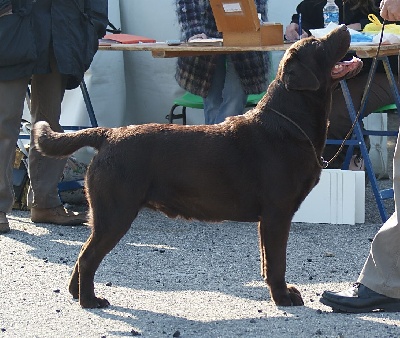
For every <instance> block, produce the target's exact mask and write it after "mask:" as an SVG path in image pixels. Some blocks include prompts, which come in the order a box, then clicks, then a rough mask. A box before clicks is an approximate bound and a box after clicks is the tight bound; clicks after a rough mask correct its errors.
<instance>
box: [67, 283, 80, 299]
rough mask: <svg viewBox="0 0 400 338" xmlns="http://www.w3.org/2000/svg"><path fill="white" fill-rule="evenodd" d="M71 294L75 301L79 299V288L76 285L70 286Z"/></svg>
mask: <svg viewBox="0 0 400 338" xmlns="http://www.w3.org/2000/svg"><path fill="white" fill-rule="evenodd" d="M68 291H69V293H70V294H71V295H72V297H73V298H74V299H78V298H79V286H78V285H76V284H70V285H69V288H68Z"/></svg>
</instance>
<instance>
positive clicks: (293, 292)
mask: <svg viewBox="0 0 400 338" xmlns="http://www.w3.org/2000/svg"><path fill="white" fill-rule="evenodd" d="M287 288H288V291H289V296H290V299H291V301H292V305H293V306H301V305H304V301H303V298H301V293H300V291H299V290H297V288H296V287H295V286H294V285H292V284H288V285H287Z"/></svg>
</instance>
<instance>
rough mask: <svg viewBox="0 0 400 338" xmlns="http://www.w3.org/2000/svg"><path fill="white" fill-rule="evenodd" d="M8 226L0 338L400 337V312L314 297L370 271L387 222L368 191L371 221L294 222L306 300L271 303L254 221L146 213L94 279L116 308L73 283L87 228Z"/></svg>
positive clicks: (22, 216)
mask: <svg viewBox="0 0 400 338" xmlns="http://www.w3.org/2000/svg"><path fill="white" fill-rule="evenodd" d="M381 183H382V184H383V185H386V186H390V185H391V183H390V180H386V181H382V182H381ZM388 208H389V211H390V212H391V211H392V210H393V202H392V201H390V202H388ZM10 223H11V228H12V231H11V232H10V233H9V234H6V235H1V236H0V296H1V299H0V338H9V337H27V338H28V337H46V338H47V337H66V338H67V337H68V338H74V337H97V338H100V337H107V338H109V337H132V336H135V335H140V336H143V337H173V336H175V337H196V338H197V337H207V338H210V337H226V338H230V337H279V338H281V337H283V338H284V337H288V338H289V337H290V338H292V337H400V317H399V314H398V313H383V312H381V313H371V314H351V315H349V314H339V313H333V312H332V311H331V309H330V308H329V307H326V306H324V305H322V304H321V303H319V301H318V300H319V297H320V294H321V293H322V292H323V291H324V290H326V289H330V290H341V289H344V288H347V287H349V286H351V284H352V282H353V281H355V279H356V278H357V275H358V273H359V271H360V269H361V268H362V264H363V262H364V260H365V258H366V256H367V254H368V251H369V245H370V241H371V239H372V238H373V236H374V234H375V233H376V231H377V230H378V229H379V227H380V225H381V224H380V217H379V215H378V213H377V209H376V205H375V201H374V200H373V198H372V194H371V192H370V188H369V186H368V187H367V192H366V223H365V224H357V225H355V226H351V225H331V224H306V223H295V224H293V226H292V230H291V234H290V238H289V243H288V262H287V280H288V281H289V282H291V283H294V284H296V285H297V286H298V287H299V289H300V290H301V292H302V295H303V298H304V301H305V306H303V307H293V308H284V307H276V306H275V305H274V304H273V302H272V301H271V300H270V297H269V293H268V290H267V288H266V286H265V285H264V283H263V281H262V279H261V277H260V275H259V263H260V262H259V253H258V244H257V230H256V224H252V223H237V222H223V223H214V224H213V223H203V222H187V221H182V220H171V219H168V218H167V217H165V216H164V215H163V214H160V213H157V212H153V211H150V210H143V211H142V212H141V213H140V214H139V217H138V218H137V219H136V220H135V222H134V224H133V226H132V228H131V229H130V231H129V232H128V234H127V235H126V236H125V237H124V238H123V239H122V240H121V242H120V243H119V244H118V245H117V247H116V248H115V249H114V250H113V251H112V252H111V253H110V254H109V255H108V256H107V257H106V259H105V260H104V261H103V263H102V265H101V266H100V268H99V269H98V272H97V274H96V276H95V289H96V292H97V294H98V295H100V296H104V297H106V298H107V299H108V300H109V301H110V303H111V306H110V307H109V308H107V309H90V310H88V309H82V308H81V307H80V306H79V304H78V302H77V301H75V300H73V299H72V298H71V296H70V295H69V293H68V290H67V286H68V279H69V276H70V273H71V271H72V267H73V265H74V263H75V260H76V257H77V255H78V252H79V248H80V246H81V245H82V243H83V242H84V241H85V240H86V238H87V237H88V235H89V232H90V230H89V229H88V228H87V227H62V226H55V225H49V224H36V225H35V224H33V223H31V222H30V219H29V213H28V212H22V211H13V212H12V214H11V215H10Z"/></svg>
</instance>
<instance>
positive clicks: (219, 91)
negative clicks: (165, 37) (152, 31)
mask: <svg viewBox="0 0 400 338" xmlns="http://www.w3.org/2000/svg"><path fill="white" fill-rule="evenodd" d="M255 3H256V6H257V12H258V13H261V17H262V19H266V17H265V14H266V0H255ZM176 12H177V16H178V22H179V25H180V27H181V33H182V39H183V40H184V41H191V40H192V39H198V38H200V39H204V38H221V37H222V35H221V33H219V32H218V30H217V25H216V23H215V19H214V15H213V12H212V9H211V5H210V2H209V0H177V1H176ZM267 74H268V60H267V55H265V53H260V52H249V53H237V54H227V55H205V56H196V57H181V58H178V61H177V71H176V75H175V78H176V80H177V82H178V84H179V85H180V86H181V87H182V88H183V89H185V90H186V91H188V92H190V93H193V94H196V95H199V96H201V97H203V100H204V116H205V123H206V124H215V123H220V122H222V121H224V120H225V118H226V117H228V116H233V115H239V114H242V113H243V111H244V108H245V106H246V101H247V95H248V94H258V93H261V92H263V91H265V90H266V89H267Z"/></svg>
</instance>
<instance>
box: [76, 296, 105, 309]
mask: <svg viewBox="0 0 400 338" xmlns="http://www.w3.org/2000/svg"><path fill="white" fill-rule="evenodd" d="M79 304H80V305H81V306H82V307H83V308H85V309H102V308H105V307H108V306H109V305H110V302H109V301H108V300H107V299H105V298H98V297H94V298H92V299H86V300H85V299H82V298H81V299H79Z"/></svg>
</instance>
